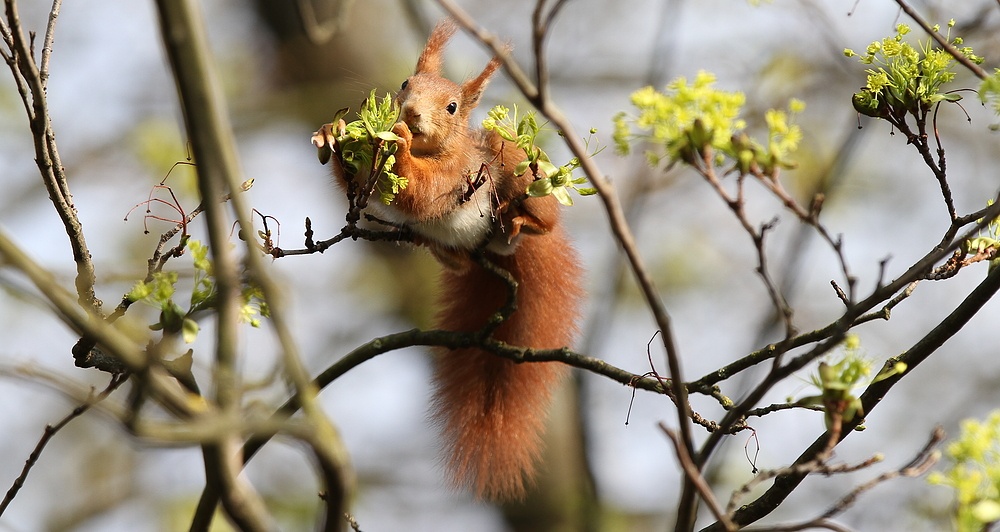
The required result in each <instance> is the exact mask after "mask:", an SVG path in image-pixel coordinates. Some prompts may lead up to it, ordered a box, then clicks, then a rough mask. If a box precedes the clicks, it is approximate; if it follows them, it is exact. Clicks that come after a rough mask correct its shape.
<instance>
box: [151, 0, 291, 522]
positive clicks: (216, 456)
mask: <svg viewBox="0 0 1000 532" xmlns="http://www.w3.org/2000/svg"><path fill="white" fill-rule="evenodd" d="M157 8H158V14H159V20H160V26H161V34H162V36H163V41H164V45H165V48H166V51H167V57H168V58H169V60H170V66H171V69H172V70H173V73H174V79H175V81H176V83H177V91H178V93H179V98H180V100H181V102H182V105H181V109H182V112H183V114H184V124H185V127H186V129H187V134H188V138H189V140H190V142H191V146H192V150H193V152H194V159H195V162H196V166H195V168H196V170H197V173H198V190H199V192H200V193H201V198H202V203H203V205H204V206H205V224H206V226H207V229H208V241H209V248H210V249H211V254H212V258H213V261H214V264H213V269H214V273H215V278H216V290H217V292H218V296H217V298H216V303H215V310H216V312H217V313H218V318H217V326H216V344H215V362H216V364H215V367H214V369H213V372H212V377H213V381H214V387H213V388H214V390H213V392H214V396H215V397H214V399H215V401H216V402H217V404H218V406H219V408H220V409H221V411H222V412H223V414H224V415H225V416H227V417H233V418H234V419H235V418H238V417H239V416H240V395H241V391H240V384H239V378H238V374H237V370H236V344H237V339H236V326H237V323H238V320H239V305H240V303H239V296H240V282H239V273H238V271H237V264H236V259H235V257H234V254H233V252H232V250H231V249H230V245H229V235H228V233H229V231H228V225H229V224H228V222H227V220H226V217H225V214H224V211H223V208H222V207H220V205H219V203H218V202H216V201H214V198H221V197H222V196H223V194H225V193H226V192H227V188H228V190H231V191H236V190H237V188H236V187H235V186H232V185H231V183H232V182H235V175H236V173H237V172H238V170H237V169H236V167H237V164H236V155H235V150H234V149H233V147H232V138H231V129H232V128H231V126H230V125H229V121H228V117H227V116H226V114H225V111H224V110H223V108H222V106H221V105H220V99H221V98H220V96H219V89H218V81H217V79H216V77H215V72H214V70H213V69H212V66H211V65H210V64H209V57H210V56H209V53H208V45H207V42H206V40H205V30H204V26H203V21H202V20H201V15H200V12H199V10H198V6H196V5H194V4H193V3H192V2H188V1H179V2H170V1H159V2H157ZM240 222H241V223H240V227H241V228H243V229H244V230H247V229H249V224H246V223H242V222H243V220H240ZM220 432H222V431H220ZM239 437H240V436H239V432H233V431H224V432H223V433H221V434H219V436H218V439H217V440H216V441H214V442H206V443H205V444H203V445H202V449H203V451H202V453H203V455H204V462H205V478H206V483H207V484H208V485H209V486H211V487H212V489H213V490H214V491H216V492H218V493H219V494H220V495H221V498H222V501H223V506H224V507H225V510H226V513H227V515H228V516H229V517H230V518H231V519H232V521H233V523H234V524H235V525H236V526H237V527H238V528H240V529H241V530H251V531H258V530H259V531H264V530H270V529H273V528H274V523H273V518H272V517H271V516H270V514H269V513H268V511H267V508H266V507H265V505H264V501H263V499H262V498H261V497H260V495H259V494H257V493H256V491H255V490H254V488H253V486H251V485H250V484H249V483H248V482H247V481H246V480H245V479H241V478H238V475H239V471H240V469H241V468H240V459H239V457H238V455H234V453H236V452H237V451H238V450H239V448H238V446H237V442H238V438H239Z"/></svg>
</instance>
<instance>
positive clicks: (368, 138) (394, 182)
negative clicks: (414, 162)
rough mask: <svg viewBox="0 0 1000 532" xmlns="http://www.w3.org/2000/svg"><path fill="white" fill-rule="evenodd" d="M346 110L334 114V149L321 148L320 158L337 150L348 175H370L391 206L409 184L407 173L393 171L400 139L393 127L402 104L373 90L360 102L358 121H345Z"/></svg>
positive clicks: (328, 155)
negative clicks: (397, 173)
mask: <svg viewBox="0 0 1000 532" xmlns="http://www.w3.org/2000/svg"><path fill="white" fill-rule="evenodd" d="M347 113H348V109H347V108H344V109H341V110H340V111H337V113H336V115H335V116H334V117H333V120H332V123H333V124H337V130H336V131H335V134H336V137H335V141H336V142H335V144H334V146H335V148H334V151H333V152H331V151H330V148H328V147H326V146H324V147H322V148H320V153H319V156H320V161H321V162H323V163H324V164H325V163H326V162H327V160H329V157H330V155H331V153H335V154H336V155H337V157H338V158H339V159H340V162H341V164H342V165H343V167H344V170H345V171H346V172H347V175H348V178H350V179H352V180H353V178H354V177H355V176H358V175H362V176H367V178H368V179H369V180H370V181H369V182H374V187H375V189H374V192H375V193H377V194H378V198H379V201H381V202H382V203H384V204H386V205H389V204H390V203H392V201H393V200H394V199H395V198H396V194H398V193H399V191H400V190H402V189H404V188H406V185H407V184H408V181H407V178H406V177H405V176H400V175H396V174H395V173H393V171H392V166H393V165H394V164H395V163H396V156H395V155H394V154H395V153H396V148H397V146H396V141H397V140H399V137H398V136H397V135H396V134H395V133H393V132H392V127H393V125H395V123H396V122H397V120H398V119H399V105H397V104H396V102H395V101H394V100H393V98H392V96H391V95H389V94H386V95H385V97H383V98H382V99H379V98H378V97H376V95H375V90H372V91H371V94H369V95H368V98H366V99H365V101H364V103H362V104H361V109H360V110H359V111H358V119H357V120H354V121H352V122H347V123H344V122H343V120H342V119H343V117H344V116H346V115H347Z"/></svg>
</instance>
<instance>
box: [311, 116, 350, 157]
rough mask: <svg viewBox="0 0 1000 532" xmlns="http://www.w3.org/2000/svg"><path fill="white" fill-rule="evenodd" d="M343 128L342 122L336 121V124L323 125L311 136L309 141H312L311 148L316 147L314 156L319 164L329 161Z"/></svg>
mask: <svg viewBox="0 0 1000 532" xmlns="http://www.w3.org/2000/svg"><path fill="white" fill-rule="evenodd" d="M345 128H346V125H345V124H344V121H343V120H338V121H337V122H336V123H334V122H331V123H329V124H323V125H322V126H320V127H319V131H316V132H315V133H313V134H312V138H311V139H310V140H312V144H313V146H316V150H317V151H316V155H317V156H318V157H319V162H320V163H321V164H326V163H327V162H329V161H330V156H331V155H333V151H334V150H335V149H336V148H335V146H336V145H337V136H340V135H343V134H344V129H345Z"/></svg>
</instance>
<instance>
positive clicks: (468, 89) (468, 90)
mask: <svg viewBox="0 0 1000 532" xmlns="http://www.w3.org/2000/svg"><path fill="white" fill-rule="evenodd" d="M498 68H500V58H499V57H494V58H493V59H491V60H490V62H489V63H487V64H486V68H484V69H483V71H482V73H481V74H479V75H478V76H476V77H474V78H472V79H469V80H466V81H465V82H464V83H462V108H463V109H472V108H474V107H475V106H476V105H478V104H479V98H480V97H481V96H482V95H483V91H484V90H486V84H488V83H489V82H490V78H491V77H493V74H494V73H496V71H497V69H498Z"/></svg>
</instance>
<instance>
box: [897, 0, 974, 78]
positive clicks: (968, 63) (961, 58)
mask: <svg viewBox="0 0 1000 532" xmlns="http://www.w3.org/2000/svg"><path fill="white" fill-rule="evenodd" d="M896 3H897V4H899V8H900V9H902V10H903V12H904V13H906V14H907V15H909V17H910V18H912V19H913V21H914V22H916V23H917V24H919V25H920V27H921V28H923V30H924V31H925V32H926V33H927V35H930V36H931V38H932V39H934V40H935V41H937V43H938V44H939V45H940V46H941V48H943V49H944V51H946V52H948V53H949V54H951V56H952V57H954V58H955V60H956V61H958V62H959V63H961V64H962V66H964V67H965V68H967V69H969V71H970V72H972V73H973V74H975V75H976V77H977V78H979V79H986V78H987V77H989V74H987V73H986V71H985V70H983V69H982V68H981V67H980V66H979V65H977V64H975V63H973V62H972V60H970V59H969V58H968V57H965V55H964V54H962V52H960V51H958V49H957V48H955V47H954V46H953V45H952V44H951V43H950V42H948V40H947V39H945V38H944V36H943V35H941V34H940V33H938V32H936V31H934V28H933V27H932V26H931V25H930V24H928V23H927V21H926V20H924V19H923V17H921V16H920V14H919V13H917V12H916V11H915V10H914V9H913V8H912V7H910V5H909V4H907V3H906V2H905V1H904V0H896Z"/></svg>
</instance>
